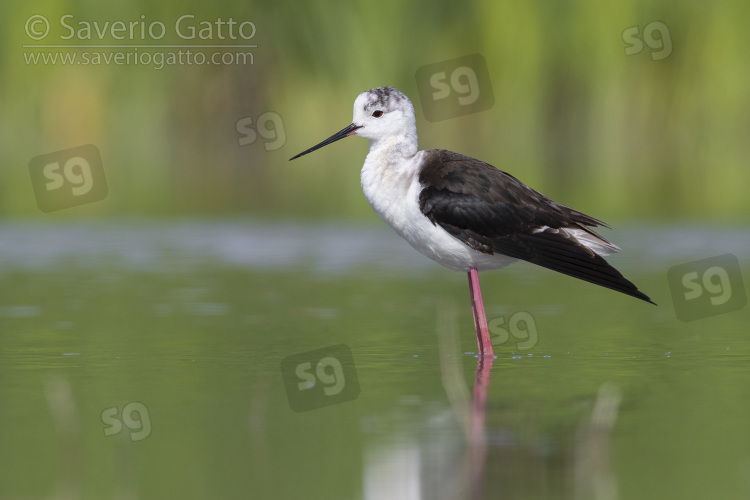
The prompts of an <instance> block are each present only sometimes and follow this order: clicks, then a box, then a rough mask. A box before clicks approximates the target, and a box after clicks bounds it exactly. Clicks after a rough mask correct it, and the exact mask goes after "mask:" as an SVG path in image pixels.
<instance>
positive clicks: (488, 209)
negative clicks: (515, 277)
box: [419, 149, 654, 304]
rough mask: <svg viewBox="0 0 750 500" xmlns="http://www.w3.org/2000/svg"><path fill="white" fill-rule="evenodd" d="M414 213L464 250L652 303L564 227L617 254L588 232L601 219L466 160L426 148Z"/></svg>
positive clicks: (485, 164) (605, 242)
mask: <svg viewBox="0 0 750 500" xmlns="http://www.w3.org/2000/svg"><path fill="white" fill-rule="evenodd" d="M419 181H420V183H421V184H422V186H423V189H422V191H421V193H420V195H419V208H420V210H421V211H422V213H423V214H424V215H425V216H426V217H427V218H429V219H430V221H432V223H433V224H437V225H440V227H442V228H443V229H445V230H446V231H448V233H450V234H451V235H453V236H455V237H456V238H458V239H460V240H461V241H463V242H464V243H466V244H467V245H468V246H470V247H471V248H473V249H475V250H477V251H480V252H483V253H487V254H494V253H500V254H503V255H508V256H510V257H514V258H517V259H522V260H526V261H528V262H532V263H534V264H537V265H540V266H543V267H546V268H548V269H552V270H553V271H558V272H561V273H563V274H567V275H569V276H573V277H575V278H579V279H582V280H584V281H588V282H591V283H595V284H597V285H601V286H604V287H607V288H611V289H612V290H617V291H618V292H622V293H625V294H627V295H631V296H633V297H636V298H639V299H641V300H645V301H646V302H651V303H652V304H653V303H654V302H652V301H651V299H649V298H648V296H646V295H645V294H644V293H642V292H640V291H638V288H637V287H636V286H635V285H634V284H633V283H631V282H630V281H628V280H627V279H625V278H624V277H623V276H622V274H620V272H619V271H617V269H615V268H614V267H612V266H610V265H609V264H608V263H607V261H605V260H604V259H603V258H602V257H601V256H600V255H598V254H597V253H596V252H594V251H593V250H592V249H590V248H589V247H587V246H586V245H584V244H583V243H582V242H581V240H580V239H579V238H576V236H575V235H574V234H573V233H572V232H570V231H567V230H566V229H581V230H583V231H585V232H586V235H587V238H588V240H589V241H592V240H593V241H595V242H596V243H597V244H598V245H599V246H601V247H603V248H606V249H608V250H609V251H610V252H615V251H617V250H619V249H618V248H617V247H616V246H615V245H612V244H611V243H609V242H608V241H607V240H605V239H604V238H603V237H601V236H600V235H598V234H597V233H595V232H594V231H593V230H592V229H590V227H597V226H604V227H606V224H604V223H603V222H602V221H600V220H598V219H595V218H593V217H589V216H588V215H586V214H583V213H581V212H578V211H576V210H573V209H572V208H569V207H566V206H565V205H561V204H560V203H557V202H554V201H552V200H550V199H549V198H547V197H546V196H544V195H543V194H541V193H539V192H538V191H535V190H533V189H531V188H530V187H528V186H526V185H525V184H523V183H522V182H521V181H519V180H518V179H516V178H515V177H513V176H512V175H510V174H508V173H506V172H503V171H501V170H498V169H496V168H495V167H493V166H492V165H489V164H487V163H484V162H482V161H479V160H475V159H474V158H470V157H468V156H464V155H460V154H458V153H453V152H451V151H445V150H442V149H432V150H429V151H426V153H425V164H424V165H423V167H422V171H421V173H420V176H419Z"/></svg>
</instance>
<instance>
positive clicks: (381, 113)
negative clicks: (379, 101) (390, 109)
mask: <svg viewBox="0 0 750 500" xmlns="http://www.w3.org/2000/svg"><path fill="white" fill-rule="evenodd" d="M372 116H374V117H375V118H380V117H381V116H383V112H382V111H380V110H377V111H373V112H372Z"/></svg>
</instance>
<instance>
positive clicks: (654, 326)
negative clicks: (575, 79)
mask: <svg viewBox="0 0 750 500" xmlns="http://www.w3.org/2000/svg"><path fill="white" fill-rule="evenodd" d="M614 226H615V227H616V229H615V230H611V231H608V232H606V235H607V236H608V237H611V239H612V240H613V241H614V242H616V243H618V244H619V245H620V246H621V247H622V248H623V250H624V251H623V253H621V254H618V255H616V256H612V257H611V258H610V259H609V260H610V262H612V263H613V264H614V265H615V266H617V267H618V268H619V269H620V270H621V271H622V272H623V274H625V275H626V276H627V277H628V278H630V279H631V280H632V281H634V282H635V283H636V284H637V285H638V286H639V287H640V288H641V289H642V290H643V291H645V292H646V293H648V294H649V295H650V296H651V297H652V298H653V299H654V301H655V302H657V303H658V304H659V305H658V307H654V306H652V305H649V304H646V303H643V302H641V301H638V300H635V299H633V298H630V297H626V296H623V295H620V294H617V293H615V292H611V291H609V290H605V289H601V288H598V287H595V286H593V285H589V284H587V283H583V282H580V281H578V280H574V279H572V278H568V277H565V276H560V275H557V274H555V273H552V272H549V271H546V270H544V269H539V268H535V267H533V266H531V265H529V264H525V263H518V264H514V265H512V266H510V267H508V268H507V269H505V270H502V271H498V272H491V273H482V274H481V275H480V278H481V282H482V291H483V294H484V300H485V307H486V310H487V316H488V319H489V321H490V327H491V331H492V334H493V339H494V342H495V345H494V348H495V354H496V356H497V357H496V358H495V359H494V361H492V362H491V363H490V362H486V363H484V364H482V363H479V360H478V358H477V357H476V355H475V350H476V342H475V338H474V331H473V323H472V316H471V309H470V303H469V297H468V286H467V280H466V276H465V275H464V274H461V273H455V272H451V271H448V270H445V269H442V268H440V267H439V266H438V265H436V264H433V263H432V262H430V261H429V260H427V259H425V258H423V257H422V256H421V255H419V254H418V253H416V252H415V251H414V250H412V249H411V248H409V247H408V245H407V244H406V243H404V242H402V241H401V240H400V239H399V238H398V237H397V236H395V234H393V233H392V232H391V231H390V230H389V229H388V228H385V227H380V226H372V227H371V226H355V225H352V224H349V223H344V222H341V223H327V224H313V223H300V222H294V221H274V222H247V221H242V220H236V219H203V220H178V221H174V220H162V221H139V220H118V219H112V220H97V221H91V222H65V221H61V222H59V223H54V224H52V223H45V224H41V223H36V222H15V223H11V222H5V223H3V224H0V273H1V275H2V287H1V288H0V499H17V498H55V499H56V498H65V499H76V498H87V499H88V498H90V499H102V498H115V499H151V498H153V499H166V498H180V499H188V498H196V499H197V498H201V499H203V498H217V499H218V498H250V499H299V498H305V499H363V500H371V499H462V498H493V499H494V498H503V499H534V498H592V499H630V498H633V499H635V498H637V499H644V498H659V499H671V498H674V499H688V498H696V499H699V498H706V499H735V498H737V499H739V498H748V497H750V330H749V329H748V319H750V312H749V311H750V310H749V309H748V308H744V307H741V306H742V304H740V305H737V307H736V308H735V310H733V311H729V312H724V313H722V314H713V313H712V312H711V311H710V310H708V309H704V310H702V312H703V314H702V317H700V318H699V319H696V320H694V321H681V320H680V319H678V318H677V316H676V312H675V307H674V303H673V297H672V295H671V291H670V286H676V285H675V284H674V283H670V281H669V279H668V270H669V269H670V268H672V267H673V266H676V265H682V264H686V263H690V262H693V261H698V260H700V259H707V258H712V257H714V256H719V255H722V254H732V255H734V256H736V257H737V259H738V261H739V263H740V266H741V267H742V268H743V272H744V276H745V278H746V279H747V278H748V276H750V275H749V274H748V272H747V262H748V260H747V258H748V256H750V232H749V231H748V230H747V228H740V229H739V230H738V229H736V228H735V229H730V228H709V227H706V226H700V225H680V226H674V225H667V224H664V225H658V226H657V225H643V224H636V223H630V224H628V223H621V224H615V225H614ZM735 277H736V276H735ZM740 279H741V276H740ZM735 284H736V282H735ZM742 286H743V287H744V283H743V285H742ZM707 288H709V287H708V286H707ZM734 292H735V293H737V292H738V290H737V288H736V286H735V289H734ZM701 307H702V306H701ZM347 353H348V354H347ZM349 354H350V356H351V357H350V358H347V356H348V355H349ZM285 360H286V361H285ZM306 360H307V361H306ZM284 363H286V364H284ZM290 363H291V364H290ZM289 367H291V368H289ZM305 384H307V385H305ZM305 391H308V392H305Z"/></svg>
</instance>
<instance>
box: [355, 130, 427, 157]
mask: <svg viewBox="0 0 750 500" xmlns="http://www.w3.org/2000/svg"><path fill="white" fill-rule="evenodd" d="M417 151H418V147H417V134H416V132H405V133H403V134H399V135H391V136H388V137H383V138H380V139H370V151H369V152H368V154H367V159H368V160H374V161H375V162H377V163H379V164H381V165H384V164H388V165H394V164H396V163H398V162H399V161H401V160H404V159H407V158H411V157H413V156H414V155H415V154H417Z"/></svg>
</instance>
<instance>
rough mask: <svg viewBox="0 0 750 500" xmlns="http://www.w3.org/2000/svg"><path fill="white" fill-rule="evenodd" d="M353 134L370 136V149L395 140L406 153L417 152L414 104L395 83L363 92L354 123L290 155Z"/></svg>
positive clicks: (355, 104)
mask: <svg viewBox="0 0 750 500" xmlns="http://www.w3.org/2000/svg"><path fill="white" fill-rule="evenodd" d="M350 135H358V136H360V137H364V138H365V139H369V140H370V150H372V149H373V148H375V147H377V145H378V144H380V143H381V142H385V143H388V144H390V143H396V144H397V145H398V146H399V148H398V149H400V150H401V152H402V154H403V155H405V156H410V155H414V154H415V153H416V152H417V125H416V120H415V118H414V106H412V104H411V101H410V100H409V98H408V97H406V96H405V95H404V94H402V93H401V92H399V91H398V90H396V89H394V88H393V87H378V88H376V89H371V90H368V91H367V92H362V93H361V94H359V95H358V96H357V98H356V99H355V100H354V116H353V119H352V124H351V125H349V126H348V127H346V128H344V129H343V130H340V131H339V132H337V133H335V134H333V135H332V136H331V137H329V138H328V139H326V140H325V141H323V142H321V143H320V144H317V145H315V146H313V147H311V148H310V149H308V150H306V151H303V152H302V153H300V154H298V155H297V156H295V157H294V158H291V159H292V160H294V159H295V158H299V157H300V156H302V155H306V154H307V153H311V152H313V151H315V150H316V149H319V148H322V147H323V146H325V145H327V144H331V143H332V142H336V141H338V140H339V139H343V138H344V137H348V136H350Z"/></svg>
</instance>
